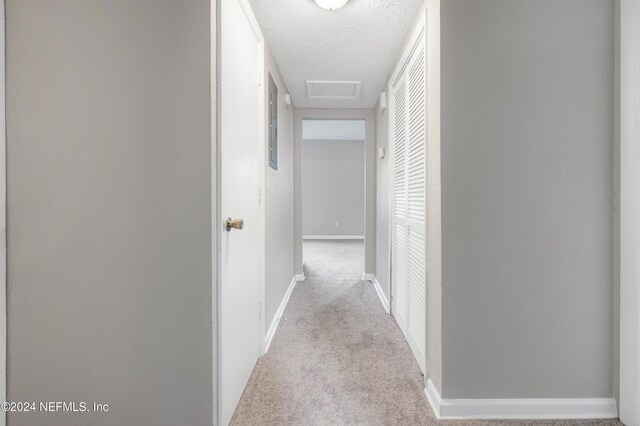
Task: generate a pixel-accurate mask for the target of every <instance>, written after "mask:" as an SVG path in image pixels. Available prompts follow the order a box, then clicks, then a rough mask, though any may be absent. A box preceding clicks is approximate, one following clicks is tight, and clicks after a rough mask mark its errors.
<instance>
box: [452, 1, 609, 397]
mask: <svg viewBox="0 0 640 426" xmlns="http://www.w3.org/2000/svg"><path fill="white" fill-rule="evenodd" d="M613 63H614V2H613V1H601V0H539V1H535V2H532V1H529V0H482V1H468V0H449V1H447V2H443V10H442V138H443V140H442V220H443V222H442V238H443V240H442V241H443V245H442V247H443V257H442V259H443V300H442V302H443V304H442V309H443V318H442V320H443V330H442V332H443V334H442V335H443V342H442V343H443V354H442V355H443V359H444V360H445V362H444V365H443V386H442V389H441V393H442V396H443V397H446V398H563V397H568V398H577V397H588V398H594V397H602V398H608V397H612V396H613V389H612V358H613V354H612V347H613V336H612V335H613V321H612V318H613V300H612V298H613V284H612V280H613V279H612V235H613V229H612V223H613V214H612V204H613V194H612V188H613V179H612V176H613V170H612V164H613V132H614V129H613V114H612V108H613V99H614V95H613Z"/></svg>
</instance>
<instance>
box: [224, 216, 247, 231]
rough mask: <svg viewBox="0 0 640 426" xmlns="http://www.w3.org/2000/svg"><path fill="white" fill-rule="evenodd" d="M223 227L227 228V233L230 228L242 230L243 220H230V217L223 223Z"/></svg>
mask: <svg viewBox="0 0 640 426" xmlns="http://www.w3.org/2000/svg"><path fill="white" fill-rule="evenodd" d="M224 225H225V226H226V228H227V231H231V229H232V228H234V229H243V228H244V220H242V219H231V218H230V217H228V218H227V220H225V221H224Z"/></svg>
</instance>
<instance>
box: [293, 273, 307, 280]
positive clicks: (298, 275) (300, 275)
mask: <svg viewBox="0 0 640 426" xmlns="http://www.w3.org/2000/svg"><path fill="white" fill-rule="evenodd" d="M294 278H295V280H296V281H304V280H306V279H307V277H305V276H304V274H296V275H295V277H294Z"/></svg>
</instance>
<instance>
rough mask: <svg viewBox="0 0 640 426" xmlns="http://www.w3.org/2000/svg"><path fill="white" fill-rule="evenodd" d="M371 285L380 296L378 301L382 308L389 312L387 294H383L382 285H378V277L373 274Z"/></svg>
mask: <svg viewBox="0 0 640 426" xmlns="http://www.w3.org/2000/svg"><path fill="white" fill-rule="evenodd" d="M372 282H373V287H374V288H375V289H376V293H378V297H379V298H380V302H381V303H382V307H384V310H385V312H386V313H389V312H391V311H390V309H389V300H388V299H387V296H385V294H384V292H383V291H382V286H381V285H380V283H379V282H378V279H377V278H376V277H375V276H374V277H373V281H372Z"/></svg>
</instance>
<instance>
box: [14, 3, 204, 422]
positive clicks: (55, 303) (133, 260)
mask: <svg viewBox="0 0 640 426" xmlns="http://www.w3.org/2000/svg"><path fill="white" fill-rule="evenodd" d="M6 3H7V14H8V16H10V19H9V20H8V22H7V58H8V59H7V64H8V69H7V85H8V90H7V104H8V108H7V115H8V117H7V132H8V137H7V151H8V152H7V157H8V205H9V209H8V223H9V229H8V253H9V257H8V282H9V289H8V294H9V297H8V311H9V318H8V324H9V326H8V335H9V337H8V339H9V340H8V341H9V344H8V349H9V352H8V365H9V377H8V399H10V400H12V401H50V400H56V401H97V402H103V403H107V404H109V406H110V409H109V412H108V413H107V414H72V413H58V414H46V413H33V414H29V415H24V414H10V415H9V423H10V424H11V425H12V426H17V425H28V426H36V425H47V426H52V425H65V426H69V425H86V424H92V425H125V424H128V425H133V424H136V425H167V426H169V425H171V426H174V425H177V424H181V425H205V424H211V422H212V417H213V416H212V410H213V409H212V404H213V398H214V395H213V391H212V380H213V378H212V370H213V368H212V359H213V354H212V334H213V330H212V304H211V303H212V249H211V220H212V218H211V216H212V211H211V204H212V192H211V191H212V187H211V173H212V169H211V159H210V158H211V113H212V111H211V93H210V86H211V72H210V67H211V39H212V38H211V34H210V2H209V1H204V0H194V1H189V2H184V1H178V0H136V1H128V0H127V1H124V0H117V1H113V0H64V1H55V2H50V1H41V0H7V2H6Z"/></svg>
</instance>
